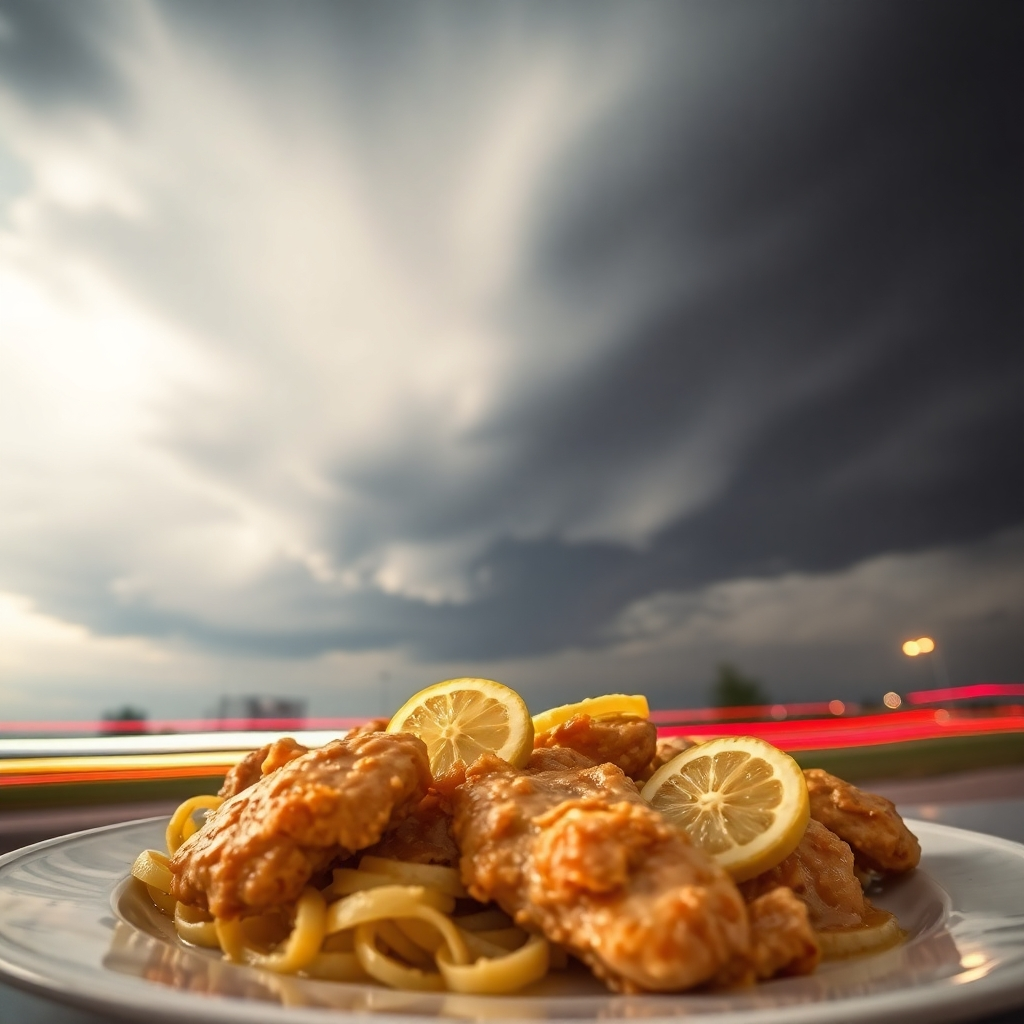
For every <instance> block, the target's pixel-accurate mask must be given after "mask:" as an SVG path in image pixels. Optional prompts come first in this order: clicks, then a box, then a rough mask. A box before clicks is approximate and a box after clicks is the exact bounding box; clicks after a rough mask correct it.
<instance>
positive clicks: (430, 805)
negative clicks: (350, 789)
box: [366, 790, 459, 867]
mask: <svg viewBox="0 0 1024 1024" xmlns="http://www.w3.org/2000/svg"><path fill="white" fill-rule="evenodd" d="M451 822H452V815H451V804H450V801H448V800H445V799H444V798H443V797H442V796H441V794H440V793H438V792H436V791H434V790H431V792H429V793H428V794H427V795H426V796H425V797H424V798H423V799H422V800H421V801H420V803H419V805H418V806H417V807H416V809H415V810H414V811H413V812H412V814H410V815H409V817H408V818H406V819H405V820H404V821H401V822H399V824H398V825H397V826H396V827H395V828H393V829H391V831H390V832H388V833H387V834H386V835H385V836H384V838H383V839H381V841H380V842H379V843H377V845H376V846H371V847H370V848H369V849H368V850H367V851H366V852H367V853H372V854H374V855H375V856H377V857H392V858H394V859H395V860H403V861H407V862H409V863H412V864H443V865H445V866H446V867H456V866H457V865H458V862H459V848H458V847H457V846H456V845H455V840H454V839H453V838H452V831H451Z"/></svg>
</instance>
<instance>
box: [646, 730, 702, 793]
mask: <svg viewBox="0 0 1024 1024" xmlns="http://www.w3.org/2000/svg"><path fill="white" fill-rule="evenodd" d="M693 746H696V744H695V743H694V741H693V740H691V739H687V738H686V737H685V736H662V737H660V738H659V739H658V742H657V744H656V745H655V748H654V756H653V757H652V758H651V759H650V761H648V762H647V765H646V767H645V768H644V769H643V771H641V772H640V773H639V775H637V776H636V780H637V781H638V782H646V781H647V780H648V779H649V778H650V777H651V776H652V775H653V774H654V773H655V772H656V771H657V770H658V769H659V768H661V767H662V766H663V765H666V764H668V763H669V761H671V760H672V758H673V757H677V756H678V755H679V754H681V753H683V751H684V750H689V749H690V747H693Z"/></svg>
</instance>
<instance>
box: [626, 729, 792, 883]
mask: <svg viewBox="0 0 1024 1024" xmlns="http://www.w3.org/2000/svg"><path fill="white" fill-rule="evenodd" d="M642 796H643V797H644V799H645V800H647V801H648V802H649V803H650V805H651V806H652V807H653V808H654V809H655V810H658V811H661V813H662V814H663V815H664V816H665V817H666V818H668V820H669V821H671V822H672V823H673V824H675V825H679V826H680V827H682V828H683V829H685V830H686V831H687V832H688V833H689V835H690V838H691V839H692V840H693V842H694V844H695V845H696V846H699V847H701V848H702V849H703V850H704V851H705V852H706V853H709V854H710V855H711V856H712V857H714V859H715V860H716V861H718V863H719V864H721V865H722V867H723V868H725V869H726V870H727V871H728V872H729V874H730V875H732V877H733V878H734V879H735V880H736V881H737V882H742V881H745V880H746V879H748V878H753V877H754V876H755V875H759V874H761V872H762V871H767V870H768V869H769V868H773V867H775V865H776V864H778V863H779V861H781V860H784V859H785V858H786V857H788V856H789V855H790V854H791V853H792V852H793V850H794V849H796V845H797V843H799V842H800V839H801V837H802V836H803V834H804V830H805V829H806V828H807V822H808V819H809V818H810V801H809V799H808V796H807V783H806V782H805V781H804V775H803V772H802V771H801V770H800V766H799V765H798V764H797V763H796V761H794V760H793V758H791V757H790V756H789V754H786V753H783V752H782V751H781V750H779V749H778V748H777V747H773V746H772V745H771V744H770V743H766V742H765V741H764V740H760V739H757V738H755V737H753V736H723V737H721V738H719V739H716V740H710V741H709V742H707V743H701V744H700V745H699V746H696V747H691V748H690V749H689V750H684V751H683V753H681V754H679V755H678V756H677V757H674V758H672V760H671V761H669V762H668V764H665V765H662V767H661V768H659V769H658V770H657V771H656V772H655V773H654V774H653V775H652V776H651V778H650V780H649V781H648V782H647V784H646V785H645V786H644V788H643V791H642Z"/></svg>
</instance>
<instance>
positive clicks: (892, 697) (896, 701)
mask: <svg viewBox="0 0 1024 1024" xmlns="http://www.w3.org/2000/svg"><path fill="white" fill-rule="evenodd" d="M903 647H904V650H906V644H904V645H903ZM882 703H883V704H884V705H885V706H886V707H887V708H892V709H893V710H894V711H895V710H896V708H898V707H899V706H900V705H901V704H902V703H903V698H902V697H901V696H900V695H899V694H898V693H895V692H894V691H893V690H890V691H889V692H888V693H887V694H886V695H885V696H884V697H883V698H882Z"/></svg>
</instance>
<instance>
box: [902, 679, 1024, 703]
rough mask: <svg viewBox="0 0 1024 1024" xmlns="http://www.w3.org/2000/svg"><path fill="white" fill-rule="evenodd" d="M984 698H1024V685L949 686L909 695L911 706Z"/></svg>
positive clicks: (978, 684) (984, 684) (980, 684)
mask: <svg viewBox="0 0 1024 1024" xmlns="http://www.w3.org/2000/svg"><path fill="white" fill-rule="evenodd" d="M982 697H1024V684H1022V683H974V684H973V685H971V686H947V687H944V688H943V689H941V690H917V691H915V692H914V693H908V694H907V700H909V701H910V703H911V704H929V703H932V702H935V701H940V700H941V701H947V700H978V699H980V698H982Z"/></svg>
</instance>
